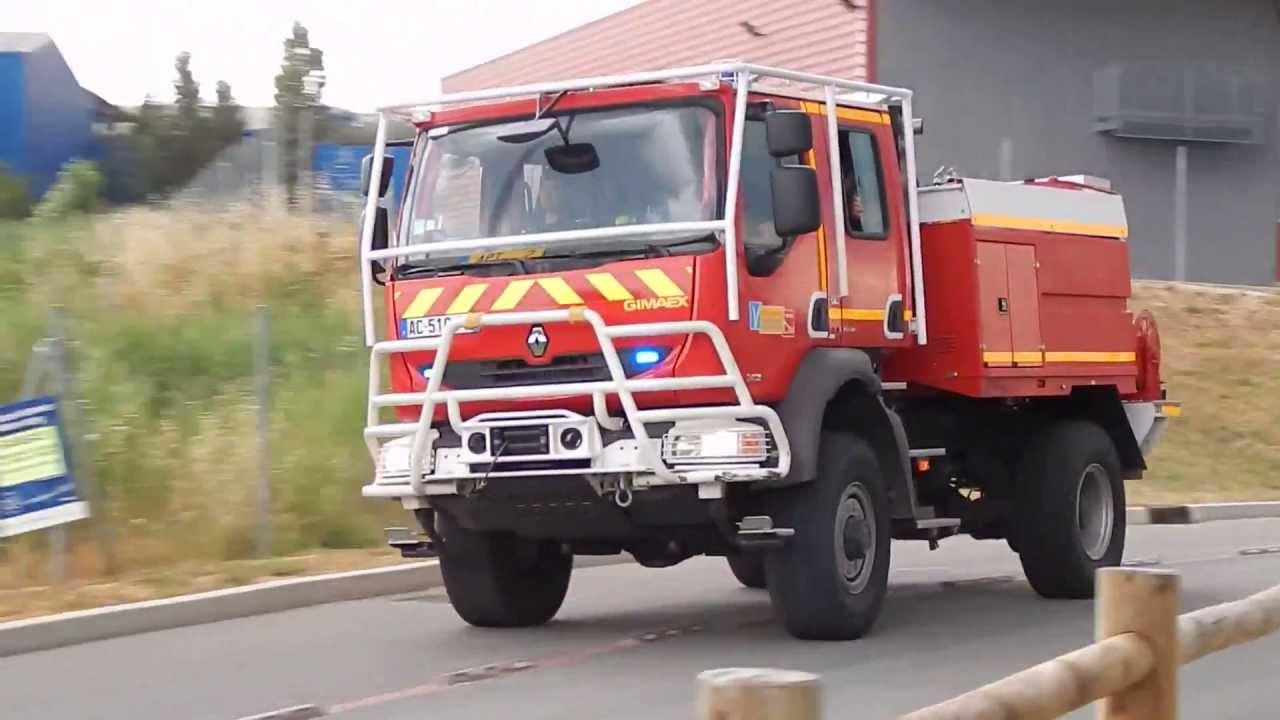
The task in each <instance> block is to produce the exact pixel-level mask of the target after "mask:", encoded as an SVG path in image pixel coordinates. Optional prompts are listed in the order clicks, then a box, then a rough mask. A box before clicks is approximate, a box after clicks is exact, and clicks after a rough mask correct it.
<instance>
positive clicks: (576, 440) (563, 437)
mask: <svg viewBox="0 0 1280 720" xmlns="http://www.w3.org/2000/svg"><path fill="white" fill-rule="evenodd" d="M560 447H562V448H564V449H565V450H577V449H578V448H580V447H582V431H581V430H579V429H578V428H572V427H571V428H565V429H564V430H561V431H560Z"/></svg>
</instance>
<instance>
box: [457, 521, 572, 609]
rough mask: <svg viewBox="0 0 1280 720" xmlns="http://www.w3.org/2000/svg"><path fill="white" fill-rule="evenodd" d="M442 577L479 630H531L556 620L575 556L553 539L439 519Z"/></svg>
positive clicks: (459, 605)
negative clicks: (505, 628)
mask: <svg viewBox="0 0 1280 720" xmlns="http://www.w3.org/2000/svg"><path fill="white" fill-rule="evenodd" d="M440 524H441V531H442V534H443V535H444V542H443V543H442V545H441V548H440V574H441V575H442V576H443V578H444V588H445V592H446V593H447V594H448V595H449V602H450V603H452V604H453V609H454V611H455V612H457V613H458V616H459V617H461V618H462V619H463V620H465V621H466V622H468V623H470V624H471V625H476V626H479V627H531V626H534V625H542V624H544V623H546V622H547V621H549V620H551V618H553V617H555V614H556V612H558V611H559V610H560V605H561V603H563V602H564V597H565V594H566V593H567V592H568V589H569V576H570V574H571V573H572V572H573V556H572V555H570V554H568V553H565V552H562V551H561V547H560V544H559V543H557V542H554V541H550V540H529V539H526V538H520V537H517V536H515V535H512V534H510V533H500V532H479V531H476V530H467V529H466V528H463V527H460V526H458V525H457V524H455V523H453V522H451V521H449V520H448V519H447V517H446V516H444V515H441V517H440Z"/></svg>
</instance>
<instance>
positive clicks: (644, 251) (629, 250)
mask: <svg viewBox="0 0 1280 720" xmlns="http://www.w3.org/2000/svg"><path fill="white" fill-rule="evenodd" d="M610 255H642V256H643V257H670V256H671V251H670V250H668V249H667V248H666V246H664V245H652V244H649V245H628V246H625V247H615V248H604V249H601V250H588V251H586V252H573V253H560V254H558V255H543V256H542V257H539V258H536V259H537V260H564V259H567V258H596V257H608V256H610Z"/></svg>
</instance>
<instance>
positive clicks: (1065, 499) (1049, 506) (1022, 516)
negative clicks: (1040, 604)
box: [1015, 420, 1125, 598]
mask: <svg viewBox="0 0 1280 720" xmlns="http://www.w3.org/2000/svg"><path fill="white" fill-rule="evenodd" d="M1017 483H1018V488H1017V509H1016V512H1017V519H1016V521H1015V527H1016V528H1017V530H1016V532H1017V535H1018V537H1017V542H1016V547H1017V549H1018V553H1019V557H1020V558H1021V559H1022V569H1023V571H1024V572H1025V573H1026V575H1027V581H1028V582H1030V583H1031V587H1032V588H1034V589H1035V591H1036V592H1037V593H1039V594H1040V595H1042V596H1043V597H1047V598H1091V597H1093V587H1094V574H1095V573H1096V572H1097V571H1098V568H1102V567H1109V566H1113V565H1119V564H1120V561H1121V559H1122V555H1123V554H1124V536H1125V504H1124V503H1125V499H1124V481H1123V479H1122V476H1121V470H1120V460H1119V456H1118V455H1117V453H1116V449H1115V445H1114V444H1112V442H1111V438H1110V437H1109V436H1108V435H1107V433H1106V432H1105V431H1104V430H1103V429H1102V428H1101V427H1098V426H1097V425H1096V424H1094V423H1091V422H1087V421H1082V420H1070V421H1063V422H1059V423H1057V424H1055V425H1052V426H1050V427H1049V428H1048V429H1046V430H1045V431H1043V432H1042V433H1041V434H1040V435H1039V436H1038V437H1037V438H1036V439H1035V440H1033V441H1032V443H1031V445H1030V447H1028V448H1027V451H1026V454H1025V455H1024V456H1023V458H1022V462H1021V464H1020V467H1019V471H1018V477H1017Z"/></svg>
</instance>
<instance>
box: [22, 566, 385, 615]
mask: <svg viewBox="0 0 1280 720" xmlns="http://www.w3.org/2000/svg"><path fill="white" fill-rule="evenodd" d="M400 562H404V561H403V560H401V558H400V555H399V554H398V553H396V552H394V551H392V550H390V549H387V548H378V549H367V550H364V549H361V550H323V551H317V552H314V553H309V554H306V555H294V556H289V557H279V558H270V559H266V560H237V561H228V562H220V563H207V562H197V561H190V560H188V561H183V562H179V563H177V564H173V565H169V566H167V567H164V568H158V569H154V570H145V571H135V572H130V573H126V574H124V575H122V576H120V577H116V578H111V579H109V580H107V579H77V580H72V581H70V582H67V583H64V584H62V585H58V586H49V585H42V584H32V583H30V582H23V583H22V584H19V583H17V582H16V581H15V580H16V579H15V578H13V577H12V575H13V574H15V573H16V571H17V569H16V568H15V567H14V566H11V565H8V564H6V566H5V567H4V568H2V569H0V622H5V621H9V620H18V619H21V618H26V617H36V616H39V615H48V614H51V613H59V612H66V611H69V610H84V609H86V608H95V607H103V606H106V605H117V604H120V603H129V602H139V601H142V600H154V599H157V598H165V597H173V596H175V595H183V594H187V593H196V592H205V591H208V590H220V589H222V588H229V587H238V586H241V585H249V584H252V583H256V582H264V581H267V580H275V579H279V578H285V577H301V576H304V575H318V574H322V573H330V572H342V571H345V570H361V569H365V568H373V567H383V566H387V565H395V564H397V563H400Z"/></svg>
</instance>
